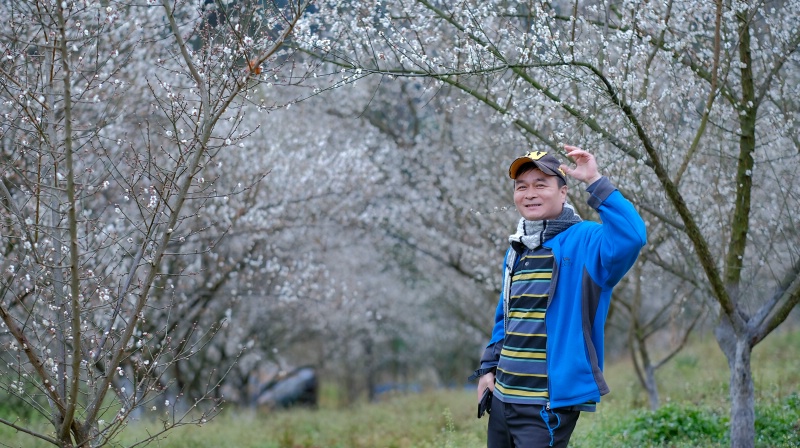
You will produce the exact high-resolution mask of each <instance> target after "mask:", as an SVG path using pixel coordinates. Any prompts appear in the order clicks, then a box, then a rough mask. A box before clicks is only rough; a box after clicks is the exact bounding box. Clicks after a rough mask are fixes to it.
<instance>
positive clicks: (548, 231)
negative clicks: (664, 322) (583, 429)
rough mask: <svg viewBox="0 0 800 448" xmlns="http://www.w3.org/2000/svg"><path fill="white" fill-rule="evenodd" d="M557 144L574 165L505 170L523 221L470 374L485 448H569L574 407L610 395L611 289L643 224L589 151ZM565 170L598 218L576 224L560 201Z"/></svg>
mask: <svg viewBox="0 0 800 448" xmlns="http://www.w3.org/2000/svg"><path fill="white" fill-rule="evenodd" d="M564 149H565V150H566V151H567V155H568V156H569V157H570V158H572V159H573V160H574V161H575V164H576V166H575V167H574V168H570V167H567V166H565V165H561V163H560V162H559V161H558V159H556V158H555V157H553V156H552V155H550V154H548V153H546V152H529V153H528V154H526V155H524V156H522V157H519V158H517V159H516V160H514V162H512V163H511V166H510V168H509V171H508V174H509V176H510V177H511V179H513V180H514V205H515V206H516V208H517V211H518V212H519V214H520V215H522V217H521V219H520V221H519V223H518V226H517V232H516V233H515V234H514V235H512V236H511V237H509V241H510V247H509V249H508V250H507V251H506V255H505V260H504V265H503V288H502V292H501V294H500V302H499V303H498V305H497V311H496V312H495V325H494V328H493V331H492V337H491V340H490V341H489V344H488V345H487V347H486V350H485V351H484V354H483V356H482V357H481V365H480V368H479V369H478V370H476V371H475V373H474V374H473V377H472V378H475V377H480V381H479V382H478V399H479V401H480V400H481V399H482V398H483V399H484V401H483V403H484V407H489V409H490V414H489V426H488V437H487V442H488V443H487V444H488V447H489V448H505V447H524V448H531V447H545V446H548V447H549V446H554V447H566V446H567V444H568V443H569V439H570V436H571V435H572V431H573V430H574V429H575V424H576V423H577V421H578V417H579V415H580V412H581V411H594V410H595V405H596V403H597V402H599V401H600V396H601V395H605V394H607V393H608V392H609V389H608V386H607V384H606V382H605V379H604V378H603V327H604V325H605V320H606V315H607V314H608V307H609V302H610V301H611V291H612V289H613V287H614V285H616V284H617V282H619V280H620V279H621V278H622V277H623V276H624V275H625V273H626V272H627V271H628V269H630V267H631V266H632V265H633V263H634V262H635V261H636V258H637V257H638V255H639V251H640V250H641V248H642V247H643V246H644V244H645V242H646V234H645V226H644V222H643V221H642V218H641V217H640V216H639V214H638V213H637V212H636V210H635V209H634V207H633V205H632V204H631V203H630V202H628V200H627V199H625V198H624V197H623V196H622V194H621V193H620V192H619V191H617V190H616V188H614V186H613V185H612V184H611V182H610V181H609V180H608V178H606V177H603V176H601V175H600V173H599V172H598V170H597V163H596V161H595V158H594V156H593V155H592V154H590V153H588V152H586V151H584V150H582V149H580V148H577V147H575V146H565V147H564ZM567 176H570V177H572V178H574V179H577V180H579V181H582V182H584V183H586V184H587V185H588V188H587V191H588V192H589V194H590V197H589V200H588V203H589V205H590V206H592V207H593V208H595V209H596V210H597V211H598V213H599V214H600V218H601V220H602V224H599V223H595V222H589V221H582V220H581V218H580V217H579V216H578V215H576V214H575V212H574V210H573V208H572V206H571V205H569V204H566V199H567ZM484 392H486V393H491V397H490V398H487V397H489V396H488V395H486V396H485V395H484ZM487 400H488V401H487ZM480 409H481V407H480V406H479V412H480Z"/></svg>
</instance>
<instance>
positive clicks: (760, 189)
mask: <svg viewBox="0 0 800 448" xmlns="http://www.w3.org/2000/svg"><path fill="white" fill-rule="evenodd" d="M323 6H330V7H332V8H337V11H338V12H342V11H346V12H347V14H349V17H351V18H352V19H351V21H349V22H347V23H346V24H343V23H336V24H329V26H327V27H326V28H325V30H326V32H328V33H329V35H328V37H329V39H332V40H334V42H346V43H347V45H335V44H334V45H333V46H334V47H335V48H337V49H338V50H340V51H335V52H324V51H320V46H319V45H318V41H315V40H313V39H306V40H305V42H306V45H307V48H308V49H309V51H314V52H317V53H318V54H319V55H320V56H321V57H326V58H328V60H330V61H332V62H334V63H336V64H338V65H339V66H341V67H343V68H344V69H345V72H346V75H345V76H365V75H366V74H376V75H380V76H392V77H396V76H410V77H427V78H431V79H434V80H436V81H439V82H441V83H445V84H449V85H452V86H455V87H457V88H459V89H461V90H463V91H464V92H467V93H469V94H470V95H471V96H472V97H474V98H475V100H476V101H478V102H480V103H482V104H484V105H486V106H488V107H490V108H491V109H492V110H494V111H495V112H496V113H497V114H498V120H499V121H500V122H502V123H503V124H505V125H507V126H514V127H517V128H519V129H521V130H523V131H524V132H525V133H527V134H529V135H531V136H532V137H533V138H535V139H537V140H538V142H539V144H540V145H541V147H549V148H552V149H553V150H558V149H559V148H560V146H561V144H563V143H578V144H580V145H583V146H585V147H587V148H590V149H591V150H593V151H595V152H596V153H598V158H599V160H601V161H605V164H606V166H605V172H606V173H608V174H609V175H611V176H613V177H614V178H615V181H616V183H617V185H618V186H619V187H620V188H621V189H624V190H625V191H626V192H627V193H628V196H629V197H632V198H633V200H634V202H635V203H636V204H637V205H638V206H639V208H640V209H641V210H642V211H643V212H645V213H646V214H647V216H648V219H649V220H651V221H659V222H661V223H663V224H664V225H666V226H669V227H671V228H672V229H673V232H674V234H675V236H674V238H673V239H671V240H670V241H668V242H665V244H660V245H659V247H658V257H659V258H660V260H661V262H662V263H664V264H665V265H667V266H669V267H670V269H671V270H673V271H675V272H681V273H683V274H685V275H688V276H689V277H694V278H697V279H698V282H697V283H698V284H703V285H705V287H706V288H707V290H708V291H707V293H708V295H709V296H711V297H714V299H715V301H716V304H717V306H718V323H717V328H716V333H715V334H716V337H717V341H718V342H719V346H720V348H721V350H722V351H723V352H724V354H725V356H726V357H727V359H728V364H729V368H730V398H731V431H730V438H731V445H732V446H735V447H752V446H753V445H754V443H755V429H754V421H755V414H754V399H755V394H754V386H753V379H752V370H751V365H750V356H751V353H752V350H753V347H755V345H757V344H758V343H759V342H761V341H762V340H764V338H766V337H767V336H768V335H769V334H770V333H771V332H772V331H773V330H774V329H775V328H777V327H778V326H779V325H780V324H781V323H782V322H784V321H785V319H786V318H787V316H788V315H789V312H790V311H791V310H792V309H794V307H795V306H796V305H797V303H798V301H800V262H798V260H800V253H798V249H797V247H798V244H797V242H798V233H797V230H796V229H797V228H798V227H797V226H796V225H795V223H794V218H793V217H792V215H791V212H790V211H791V210H795V209H797V206H798V199H799V198H798V193H797V192H798V179H799V178H798V172H797V170H798V168H797V167H798V163H797V162H798V158H800V152H799V151H798V142H797V138H796V135H797V134H798V132H797V131H798V124H797V123H798V121H797V114H798V103H797V101H796V98H797V92H798V88H799V87H798V85H800V83H799V82H798V77H799V75H800V66H799V64H800V62H798V45H800V29H799V28H798V27H797V26H796V20H795V19H794V18H795V17H797V14H798V12H800V2H797V1H788V2H783V1H782V2H768V3H752V4H751V3H746V2H724V1H722V0H718V1H716V2H705V3H704V2H695V1H669V2H666V3H663V2H662V3H654V2H644V3H642V2H635V1H615V2H608V3H603V4H594V3H582V2H578V1H575V2H566V1H565V2H508V1H489V2H474V1H462V2H455V3H452V2H435V1H429V0H404V1H403V0H401V1H398V2H393V3H391V4H387V3H385V2H378V1H376V2H340V3H337V4H336V5H335V6H332V5H328V4H325V5H323ZM334 15H335V14H334V13H333V12H326V11H325V9H324V8H323V9H321V11H320V13H319V14H318V15H317V16H316V18H318V19H319V20H320V21H323V20H324V19H325V18H326V17H333V16H334Z"/></svg>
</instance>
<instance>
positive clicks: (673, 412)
mask: <svg viewBox="0 0 800 448" xmlns="http://www.w3.org/2000/svg"><path fill="white" fill-rule="evenodd" d="M727 428H728V418H727V417H725V416H722V415H720V414H718V413H716V412H712V411H709V410H706V409H701V408H697V407H680V406H678V405H675V404H672V403H669V404H666V405H664V406H662V407H661V408H659V409H658V410H656V411H640V412H638V413H636V414H635V415H634V417H633V418H632V419H631V420H629V421H628V423H627V424H623V425H622V427H621V428H619V430H621V431H622V432H623V433H624V434H625V437H624V438H625V439H626V440H628V441H630V442H633V443H634V445H636V446H653V445H665V444H666V445H676V444H680V443H682V442H684V443H687V442H692V443H694V442H697V441H698V440H712V441H720V440H722V439H724V438H725V437H726V436H727Z"/></svg>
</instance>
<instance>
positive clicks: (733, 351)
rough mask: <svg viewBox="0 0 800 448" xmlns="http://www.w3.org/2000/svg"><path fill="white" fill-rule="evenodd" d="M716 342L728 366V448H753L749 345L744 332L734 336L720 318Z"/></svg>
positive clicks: (751, 371) (752, 392) (753, 407)
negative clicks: (729, 443) (729, 400)
mask: <svg viewBox="0 0 800 448" xmlns="http://www.w3.org/2000/svg"><path fill="white" fill-rule="evenodd" d="M716 335H717V342H719V346H720V348H721V349H722V352H723V353H725V357H726V358H727V359H728V368H729V369H730V386H729V387H730V399H731V421H730V438H731V448H754V447H755V439H756V428H755V422H756V414H755V387H754V386H753V370H752V366H751V364H750V359H751V355H752V353H753V347H752V346H751V345H750V342H749V339H750V338H749V337H747V335H736V334H735V333H734V331H733V328H732V327H731V325H730V322H729V321H728V320H727V319H726V318H724V317H723V319H722V322H720V325H719V326H718V327H717V331H716Z"/></svg>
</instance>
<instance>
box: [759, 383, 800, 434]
mask: <svg viewBox="0 0 800 448" xmlns="http://www.w3.org/2000/svg"><path fill="white" fill-rule="evenodd" d="M756 445H757V446H763V447H775V446H785V447H790V446H791V447H797V446H800V394H798V393H797V392H795V393H793V394H791V395H789V396H788V397H786V399H784V400H783V401H782V402H780V403H777V404H775V405H771V406H757V407H756Z"/></svg>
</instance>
